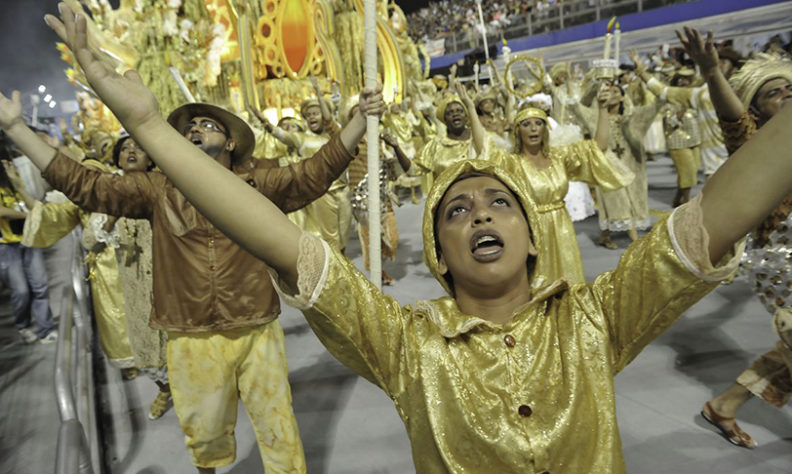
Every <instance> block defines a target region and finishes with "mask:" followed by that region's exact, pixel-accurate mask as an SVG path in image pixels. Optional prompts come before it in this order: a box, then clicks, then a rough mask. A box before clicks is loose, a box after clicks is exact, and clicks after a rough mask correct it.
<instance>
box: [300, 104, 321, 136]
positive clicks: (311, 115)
mask: <svg viewBox="0 0 792 474" xmlns="http://www.w3.org/2000/svg"><path fill="white" fill-rule="evenodd" d="M303 118H304V119H305V122H306V123H307V124H308V129H309V130H311V131H312V132H314V133H321V131H322V109H320V108H319V106H318V105H312V106H310V107H308V108H307V109H305V116H304V117H303Z"/></svg>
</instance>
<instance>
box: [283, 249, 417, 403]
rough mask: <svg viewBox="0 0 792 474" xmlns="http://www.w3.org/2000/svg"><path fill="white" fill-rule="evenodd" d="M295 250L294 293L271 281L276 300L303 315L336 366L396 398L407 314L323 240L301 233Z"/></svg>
mask: <svg viewBox="0 0 792 474" xmlns="http://www.w3.org/2000/svg"><path fill="white" fill-rule="evenodd" d="M299 248H300V251H299V256H298V259H297V270H298V280H297V289H296V290H295V289H289V288H287V287H286V286H285V285H284V284H283V282H282V281H279V280H277V278H276V277H275V276H273V280H274V283H275V285H274V286H275V288H276V289H277V290H278V293H279V294H280V296H281V298H283V300H284V301H285V302H286V303H288V304H290V305H291V306H294V307H296V308H297V309H300V310H301V311H302V312H303V314H304V315H305V318H306V319H307V320H308V324H310V326H311V329H313V331H314V333H315V334H316V336H317V337H318V338H319V340H320V341H321V342H322V344H324V346H325V347H326V348H327V350H328V351H330V353H331V354H332V355H333V356H334V357H335V358H336V359H338V360H339V361H340V362H341V363H343V364H344V365H346V366H347V367H349V368H350V369H352V370H353V371H355V372H356V373H357V374H359V375H361V376H362V377H365V378H366V379H368V380H369V381H371V382H372V383H374V384H376V385H377V386H379V387H380V388H382V389H383V390H385V392H386V393H388V394H389V395H391V394H394V395H395V394H398V393H401V391H402V390H403V387H404V386H405V380H404V378H405V377H407V374H406V373H404V374H403V373H402V372H406V371H403V370H402V367H404V365H405V364H404V359H405V357H406V356H405V352H406V351H405V350H404V347H405V333H406V331H405V326H406V325H407V324H408V318H409V315H410V312H408V311H407V310H406V309H403V308H402V307H401V306H400V305H399V303H398V302H397V301H396V300H395V299H393V298H391V297H390V296H387V295H385V294H383V293H382V292H381V291H380V290H378V289H377V288H376V287H375V286H374V285H373V284H372V283H371V282H370V281H369V280H368V279H367V278H366V277H365V276H364V275H363V274H362V273H360V271H358V270H357V268H355V266H354V265H353V264H352V263H351V262H350V261H349V260H347V259H346V258H344V256H343V255H341V254H340V253H338V252H337V251H336V250H332V249H331V248H330V246H329V245H327V243H325V242H324V241H323V240H321V239H319V238H317V237H314V236H313V235H311V234H308V233H304V234H303V235H302V237H301V238H300V244H299Z"/></svg>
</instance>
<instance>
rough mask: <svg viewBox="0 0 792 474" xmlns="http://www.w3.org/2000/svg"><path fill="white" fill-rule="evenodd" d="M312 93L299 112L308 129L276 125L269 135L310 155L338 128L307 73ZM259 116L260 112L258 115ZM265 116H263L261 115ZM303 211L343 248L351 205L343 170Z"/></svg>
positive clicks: (337, 246)
mask: <svg viewBox="0 0 792 474" xmlns="http://www.w3.org/2000/svg"><path fill="white" fill-rule="evenodd" d="M311 83H312V84H313V88H314V92H315V94H316V97H314V98H309V99H306V100H305V101H303V103H302V105H301V106H300V115H302V117H303V119H305V121H306V123H307V124H308V131H307V132H304V133H300V132H287V131H285V130H283V129H281V128H276V129H275V130H274V131H273V135H274V136H275V137H276V138H278V139H279V140H281V141H283V143H285V144H286V145H287V146H290V147H294V148H295V149H296V150H297V152H298V153H299V155H300V156H301V157H311V156H313V155H314V154H315V153H316V152H317V151H319V149H320V148H321V147H322V146H324V145H325V144H326V143H327V142H328V141H330V138H331V137H332V136H333V134H335V133H337V132H338V131H339V130H340V127H339V126H338V123H336V122H335V121H334V120H333V117H332V114H331V112H330V107H329V106H328V104H327V102H326V101H325V100H324V98H323V96H322V92H321V90H320V88H319V83H318V81H317V80H316V77H314V76H311ZM259 118H263V116H259ZM265 120H266V119H265ZM306 207H309V208H310V209H309V210H308V211H306V212H307V213H308V214H312V215H313V216H314V217H315V219H316V222H317V224H318V227H319V232H320V234H321V236H322V238H323V239H325V240H326V241H327V242H329V243H330V244H331V245H333V247H335V248H338V249H341V250H343V249H344V248H345V247H346V243H347V238H348V236H349V226H350V225H351V223H352V208H351V204H350V202H349V181H348V178H347V175H346V173H342V175H341V176H340V177H339V178H338V179H336V180H335V181H334V182H333V184H332V186H330V189H329V190H328V191H327V192H326V193H325V194H324V196H322V197H321V198H319V199H317V200H316V201H314V202H313V203H311V204H310V205H309V206H306Z"/></svg>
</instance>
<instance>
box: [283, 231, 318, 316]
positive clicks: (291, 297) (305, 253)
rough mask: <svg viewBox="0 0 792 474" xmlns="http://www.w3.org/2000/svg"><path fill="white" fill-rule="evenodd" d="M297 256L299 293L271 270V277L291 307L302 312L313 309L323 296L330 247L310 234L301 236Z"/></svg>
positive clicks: (306, 233) (305, 233)
mask: <svg viewBox="0 0 792 474" xmlns="http://www.w3.org/2000/svg"><path fill="white" fill-rule="evenodd" d="M298 245H299V253H298V255H297V290H296V291H297V292H296V294H295V290H294V289H293V288H290V287H289V286H288V285H287V284H286V282H284V281H283V280H281V279H280V278H279V277H278V274H277V273H275V270H272V269H270V277H271V278H272V284H273V286H274V287H275V291H277V292H278V295H280V297H281V299H283V301H285V302H286V303H287V304H288V305H289V306H293V307H295V308H297V309H299V310H301V311H305V310H307V309H310V308H311V307H313V305H314V304H315V303H316V301H317V300H318V299H319V295H321V294H322V289H323V288H324V286H325V283H326V281H327V274H328V270H329V267H330V252H331V250H330V246H329V245H327V243H326V242H325V241H324V240H322V239H320V238H318V237H315V236H313V235H311V234H309V233H308V232H303V233H302V235H301V236H300V242H299V244H298Z"/></svg>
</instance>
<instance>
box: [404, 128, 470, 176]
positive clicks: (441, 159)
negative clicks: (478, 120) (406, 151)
mask: <svg viewBox="0 0 792 474" xmlns="http://www.w3.org/2000/svg"><path fill="white" fill-rule="evenodd" d="M475 157H476V150H475V148H474V147H473V139H472V134H471V138H468V139H467V140H455V139H453V138H448V137H447V136H446V135H445V134H442V135H436V136H434V137H433V138H432V139H431V140H429V141H428V142H426V145H424V147H423V148H422V149H421V151H419V152H418V154H417V155H415V159H414V160H413V165H414V166H415V172H416V173H418V174H428V175H431V176H432V177H433V178H436V177H437V176H439V175H440V173H442V172H443V171H445V170H446V168H448V167H449V166H451V165H453V164H454V163H456V162H458V161H463V160H465V159H472V158H475Z"/></svg>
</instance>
